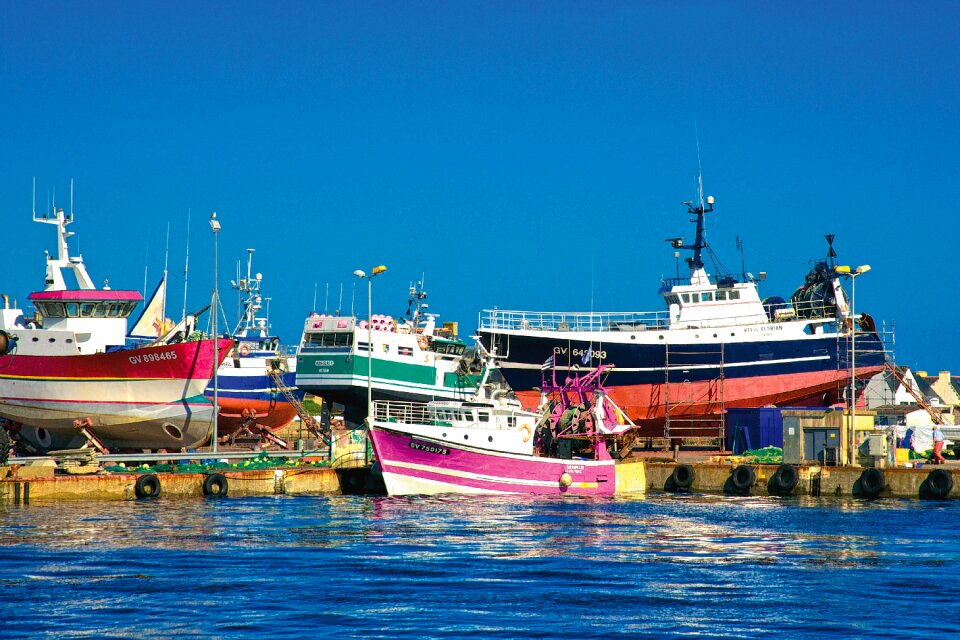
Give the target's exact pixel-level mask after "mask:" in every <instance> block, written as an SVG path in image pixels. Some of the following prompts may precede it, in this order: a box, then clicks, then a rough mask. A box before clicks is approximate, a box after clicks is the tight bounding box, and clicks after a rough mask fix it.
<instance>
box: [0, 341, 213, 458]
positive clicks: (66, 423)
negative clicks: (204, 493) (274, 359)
mask: <svg viewBox="0 0 960 640" xmlns="http://www.w3.org/2000/svg"><path fill="white" fill-rule="evenodd" d="M231 345H232V341H231V340H224V339H221V340H220V346H219V356H220V359H221V360H222V357H223V356H224V355H225V354H226V353H227V351H228V350H229V348H230V347H231ZM213 351H214V349H213V341H212V340H203V341H198V342H186V343H179V344H174V345H164V346H156V347H145V348H139V349H129V350H120V351H115V352H109V353H97V354H87V355H49V356H47V355H23V354H19V355H18V354H17V353H16V352H14V353H12V354H8V355H6V356H3V357H0V417H3V418H6V419H8V420H10V421H13V422H15V423H18V424H19V425H22V426H21V427H20V430H21V433H22V434H23V435H24V436H25V437H26V438H27V440H29V441H30V442H32V443H33V444H35V445H37V446H39V447H41V448H45V449H56V448H64V447H71V446H76V445H79V444H82V443H83V442H84V438H83V437H82V436H81V435H80V433H79V431H78V428H77V421H81V422H84V423H85V424H86V426H88V428H89V430H90V432H91V433H93V434H94V435H95V436H96V437H97V438H98V439H99V440H100V441H101V442H102V443H103V444H105V445H106V446H108V447H110V448H137V449H140V448H142V449H158V448H178V449H179V448H184V447H193V446H196V445H197V444H199V443H201V442H202V441H203V440H205V439H206V438H207V437H208V434H209V433H210V432H211V428H210V427H211V420H212V418H213V405H212V404H211V403H210V402H209V401H208V400H207V399H205V398H204V397H203V391H204V389H205V388H206V386H207V383H208V381H209V380H210V378H211V377H212V376H213V368H214V366H215V365H214V357H213Z"/></svg>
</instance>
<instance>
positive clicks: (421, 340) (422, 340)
mask: <svg viewBox="0 0 960 640" xmlns="http://www.w3.org/2000/svg"><path fill="white" fill-rule="evenodd" d="M417 344H418V345H420V350H421V351H426V350H427V347H429V346H430V340H429V339H428V338H427V336H417Z"/></svg>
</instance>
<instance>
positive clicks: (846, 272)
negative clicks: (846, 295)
mask: <svg viewBox="0 0 960 640" xmlns="http://www.w3.org/2000/svg"><path fill="white" fill-rule="evenodd" d="M833 270H834V271H836V272H837V273H839V274H842V275H850V267H848V266H847V265H842V266H841V265H837V266H836V267H834V269H833Z"/></svg>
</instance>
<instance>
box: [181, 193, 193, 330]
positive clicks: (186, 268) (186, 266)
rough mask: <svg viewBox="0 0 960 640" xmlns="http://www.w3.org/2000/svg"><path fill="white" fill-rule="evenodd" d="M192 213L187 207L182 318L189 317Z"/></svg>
mask: <svg viewBox="0 0 960 640" xmlns="http://www.w3.org/2000/svg"><path fill="white" fill-rule="evenodd" d="M190 213H191V209H190V208H189V207H188V208H187V256H186V258H185V259H184V261H183V316H182V318H181V319H182V320H186V318H187V275H188V273H189V271H190Z"/></svg>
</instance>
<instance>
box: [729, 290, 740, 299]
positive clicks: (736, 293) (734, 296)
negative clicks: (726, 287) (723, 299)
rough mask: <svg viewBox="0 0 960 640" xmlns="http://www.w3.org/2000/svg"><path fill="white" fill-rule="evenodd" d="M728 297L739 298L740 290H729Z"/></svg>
mask: <svg viewBox="0 0 960 640" xmlns="http://www.w3.org/2000/svg"><path fill="white" fill-rule="evenodd" d="M730 299H731V300H739V299H740V292H739V291H731V292H730Z"/></svg>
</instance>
